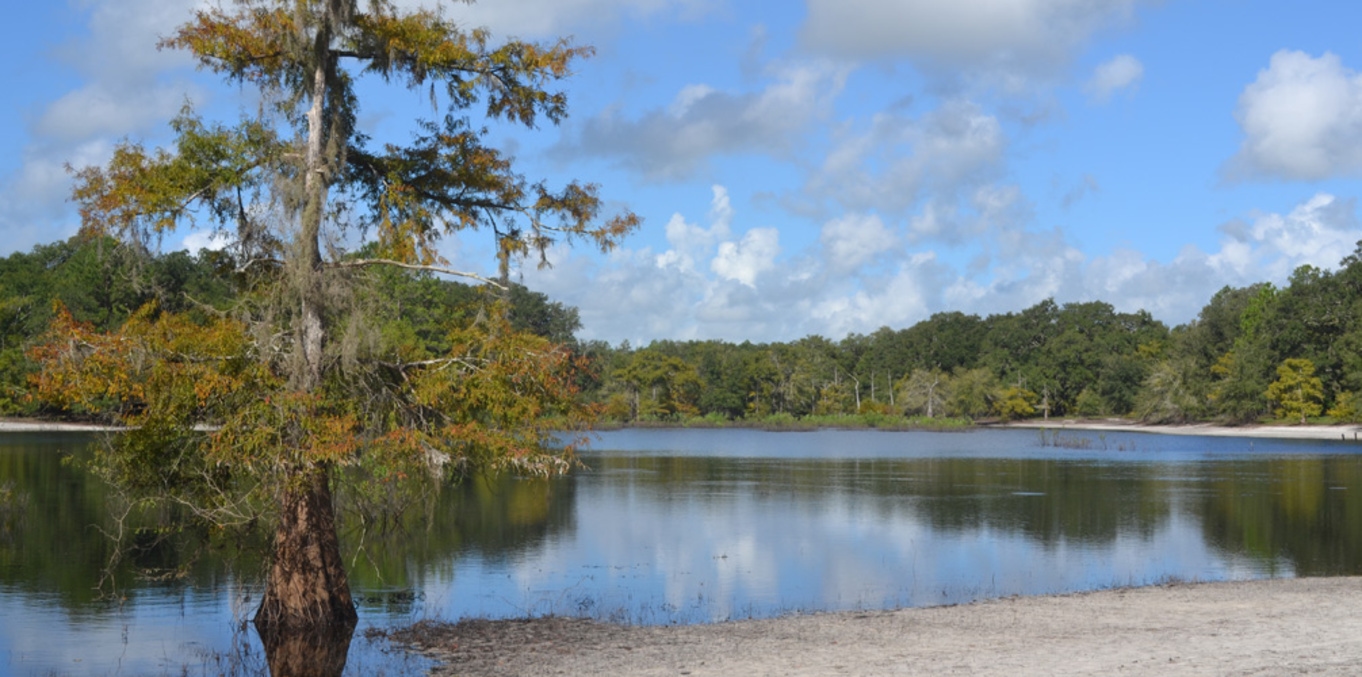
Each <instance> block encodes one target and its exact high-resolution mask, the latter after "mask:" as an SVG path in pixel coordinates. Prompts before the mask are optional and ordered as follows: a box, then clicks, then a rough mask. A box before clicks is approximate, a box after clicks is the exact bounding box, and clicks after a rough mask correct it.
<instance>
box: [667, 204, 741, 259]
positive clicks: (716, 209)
mask: <svg viewBox="0 0 1362 677" xmlns="http://www.w3.org/2000/svg"><path fill="white" fill-rule="evenodd" d="M711 190H712V191H713V194H714V197H713V199H712V200H711V201H710V209H709V219H710V227H709V228H702V227H700V226H697V225H695V224H692V223H688V222H687V221H686V219H685V217H684V216H682V215H681V214H680V213H677V214H672V217H671V219H670V220H669V221H667V227H666V235H667V243H668V244H670V245H671V249H668V250H667V251H665V252H663V253H661V254H659V255H658V257H657V265H658V266H659V267H662V268H666V267H674V268H679V269H681V270H683V271H693V270H694V269H695V261H696V260H697V259H699V258H703V257H707V256H709V255H711V254H712V253H713V251H714V248H715V247H716V246H717V245H718V243H719V242H722V241H724V240H727V239H728V237H729V224H730V223H732V220H733V207H732V206H731V205H730V204H729V201H728V190H727V189H725V188H724V187H723V186H713V187H712V188H711Z"/></svg>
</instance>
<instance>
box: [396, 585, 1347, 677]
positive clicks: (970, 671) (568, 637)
mask: <svg viewBox="0 0 1362 677" xmlns="http://www.w3.org/2000/svg"><path fill="white" fill-rule="evenodd" d="M1359 610H1362V578H1307V579H1278V580H1270V581H1248V582H1231V583H1208V584H1196V585H1183V584H1179V585H1168V586H1157V587H1149V588H1133V589H1123V590H1109V591H1102V592H1094V593H1084V594H1075V595H1062V596H1053V597H1014V598H1007V599H1000V600H992V601H986V602H979V603H975V604H968V605H962V606H953V607H937V608H925V609H902V610H896V611H876V612H856V613H830V614H815V615H807V616H790V617H785V618H778V619H772V620H754V621H738V622H730V623H720V624H714V625H695V626H672V627H627V626H619V625H610V624H603V623H596V622H593V621H587V620H578V619H566V618H549V619H539V620H519V621H468V622H465V623H462V624H458V625H440V624H433V623H424V624H421V625H419V626H417V627H416V628H414V629H412V630H411V631H408V633H406V634H403V633H397V634H396V635H395V637H394V638H395V639H397V640H399V641H406V642H409V646H410V647H412V648H414V649H415V650H418V651H421V652H422V653H425V654H427V655H430V656H432V657H434V658H435V659H437V660H439V661H441V662H442V664H443V666H442V667H441V668H439V669H437V671H436V672H435V674H437V675H461V676H465V677H479V676H484V675H697V676H698V675H741V676H744V677H755V676H757V675H952V674H954V675H1022V676H1025V675H1095V674H1101V675H1300V674H1311V675H1356V674H1362V613H1360V612H1359Z"/></svg>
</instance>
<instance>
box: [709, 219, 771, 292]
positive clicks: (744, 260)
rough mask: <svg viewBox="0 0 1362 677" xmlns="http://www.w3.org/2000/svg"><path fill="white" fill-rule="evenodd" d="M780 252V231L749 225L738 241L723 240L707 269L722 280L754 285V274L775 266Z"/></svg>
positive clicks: (755, 280) (756, 274) (755, 284)
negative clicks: (751, 227) (750, 228)
mask: <svg viewBox="0 0 1362 677" xmlns="http://www.w3.org/2000/svg"><path fill="white" fill-rule="evenodd" d="M779 254H780V231H778V230H776V229H775V228H753V229H752V230H749V231H747V233H746V234H744V235H743V236H742V240H741V241H738V242H724V243H722V244H720V245H719V253H718V254H716V255H715V256H714V260H713V261H711V262H710V264H709V267H710V270H713V271H714V272H715V273H718V275H719V277H721V278H723V279H725V280H733V281H735V282H741V283H743V284H745V285H747V286H748V287H756V286H757V276H758V275H761V274H762V273H764V272H766V271H768V270H771V269H773V268H775V267H776V256H777V255H779Z"/></svg>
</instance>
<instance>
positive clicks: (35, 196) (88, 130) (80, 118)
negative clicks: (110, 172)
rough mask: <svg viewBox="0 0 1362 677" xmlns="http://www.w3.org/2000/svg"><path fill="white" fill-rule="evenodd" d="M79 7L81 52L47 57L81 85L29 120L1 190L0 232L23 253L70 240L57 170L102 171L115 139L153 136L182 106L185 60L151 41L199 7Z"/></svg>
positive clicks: (119, 2)
mask: <svg viewBox="0 0 1362 677" xmlns="http://www.w3.org/2000/svg"><path fill="white" fill-rule="evenodd" d="M79 4H80V8H79V9H80V11H81V14H80V15H79V16H81V17H82V18H83V20H84V21H85V25H84V26H83V30H81V31H80V34H81V38H80V40H79V42H72V43H69V44H66V45H60V46H57V47H55V48H54V50H53V51H54V53H55V54H56V55H57V58H58V59H59V60H60V61H61V62H62V63H63V64H64V65H65V66H67V67H68V68H69V69H70V70H71V71H72V72H73V73H74V74H75V75H76V76H77V77H78V78H79V85H77V86H76V87H75V88H74V89H72V90H70V91H68V92H67V93H65V94H64V95H62V96H60V97H58V98H57V99H56V100H54V101H52V102H50V103H48V104H47V105H46V106H45V107H43V108H42V109H41V110H39V111H38V112H37V114H36V115H35V116H34V117H33V119H32V122H31V123H30V129H29V132H30V135H29V140H28V144H27V145H26V146H25V147H24V148H22V149H21V150H19V152H18V154H19V155H20V156H21V158H22V160H21V164H20V166H19V167H18V168H17V169H16V170H14V172H12V173H11V174H9V175H8V176H5V177H4V179H3V181H2V182H0V185H3V186H4V187H3V189H0V232H3V233H4V234H5V236H6V242H7V247H8V248H9V249H26V248H28V247H31V246H33V245H35V244H38V243H41V242H51V241H52V240H55V239H60V238H64V237H67V236H69V235H71V234H72V233H74V232H75V229H76V219H75V216H74V214H73V213H72V210H71V209H70V205H69V204H68V203H67V202H66V198H67V196H68V194H69V191H70V185H71V180H70V176H69V175H68V174H67V172H66V170H65V166H66V165H67V164H68V163H69V164H70V165H71V166H75V167H81V166H85V165H91V164H100V163H102V162H104V161H105V160H106V159H107V158H108V156H109V153H110V152H111V151H112V148H113V143H114V141H115V140H117V139H118V138H120V137H123V136H139V135H143V134H147V133H151V132H154V131H156V130H157V129H158V128H159V127H160V125H162V124H163V123H164V122H165V121H166V120H167V119H168V118H169V117H170V116H172V115H174V114H175V112H176V111H177V110H178V109H179V108H180V106H181V105H183V103H184V101H185V100H186V98H187V97H189V96H191V95H192V96H194V97H195V98H197V99H202V98H204V97H203V92H202V91H201V90H198V89H197V88H195V86H194V84H193V82H192V80H191V77H192V76H191V71H190V67H191V66H192V61H191V60H190V58H189V57H188V56H187V55H185V54H183V53H181V52H177V51H174V50H158V49H157V48H156V43H157V41H158V40H159V39H160V38H161V37H162V36H164V35H168V34H169V33H171V32H172V31H173V30H174V28H175V27H176V26H177V25H179V24H181V23H183V22H184V21H186V20H187V19H188V18H189V17H190V16H191V15H192V11H193V10H194V9H195V8H197V7H201V6H204V5H205V3H204V2H202V1H201V0H90V1H89V2H83V3H79Z"/></svg>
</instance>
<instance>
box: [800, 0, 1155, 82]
mask: <svg viewBox="0 0 1362 677" xmlns="http://www.w3.org/2000/svg"><path fill="white" fill-rule="evenodd" d="M1137 4H1138V0H976V1H974V2H960V1H959V0H809V2H808V8H809V11H808V18H807V20H806V22H805V24H804V26H803V30H802V33H801V37H802V40H803V42H804V43H805V44H806V45H807V46H808V47H810V48H812V49H815V50H818V51H821V52H826V53H830V54H835V55H837V56H843V57H852V58H872V59H873V58H895V57H906V58H909V59H914V60H916V61H917V62H919V63H920V64H922V65H925V66H929V67H931V66H938V67H940V66H944V67H948V68H954V69H959V68H964V69H967V70H972V71H975V72H993V73H996V74H999V75H1000V76H1001V77H1002V78H1003V79H1004V80H1007V79H1013V80H1016V79H1023V80H1024V79H1027V78H1032V77H1035V76H1038V75H1039V76H1042V77H1049V76H1050V75H1052V74H1054V73H1056V72H1057V71H1058V70H1059V69H1060V68H1061V67H1062V66H1063V65H1064V64H1066V63H1067V62H1068V60H1069V58H1070V56H1071V54H1072V53H1073V52H1074V51H1075V50H1076V49H1077V48H1079V47H1081V46H1082V45H1083V44H1085V43H1086V42H1087V40H1088V38H1089V37H1090V36H1091V35H1092V34H1093V33H1095V32H1096V31H1098V30H1099V29H1102V28H1104V27H1106V26H1110V25H1113V24H1119V23H1121V22H1124V21H1126V20H1128V19H1129V18H1130V17H1131V16H1132V15H1133V13H1134V10H1135V7H1136V5H1137Z"/></svg>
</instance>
